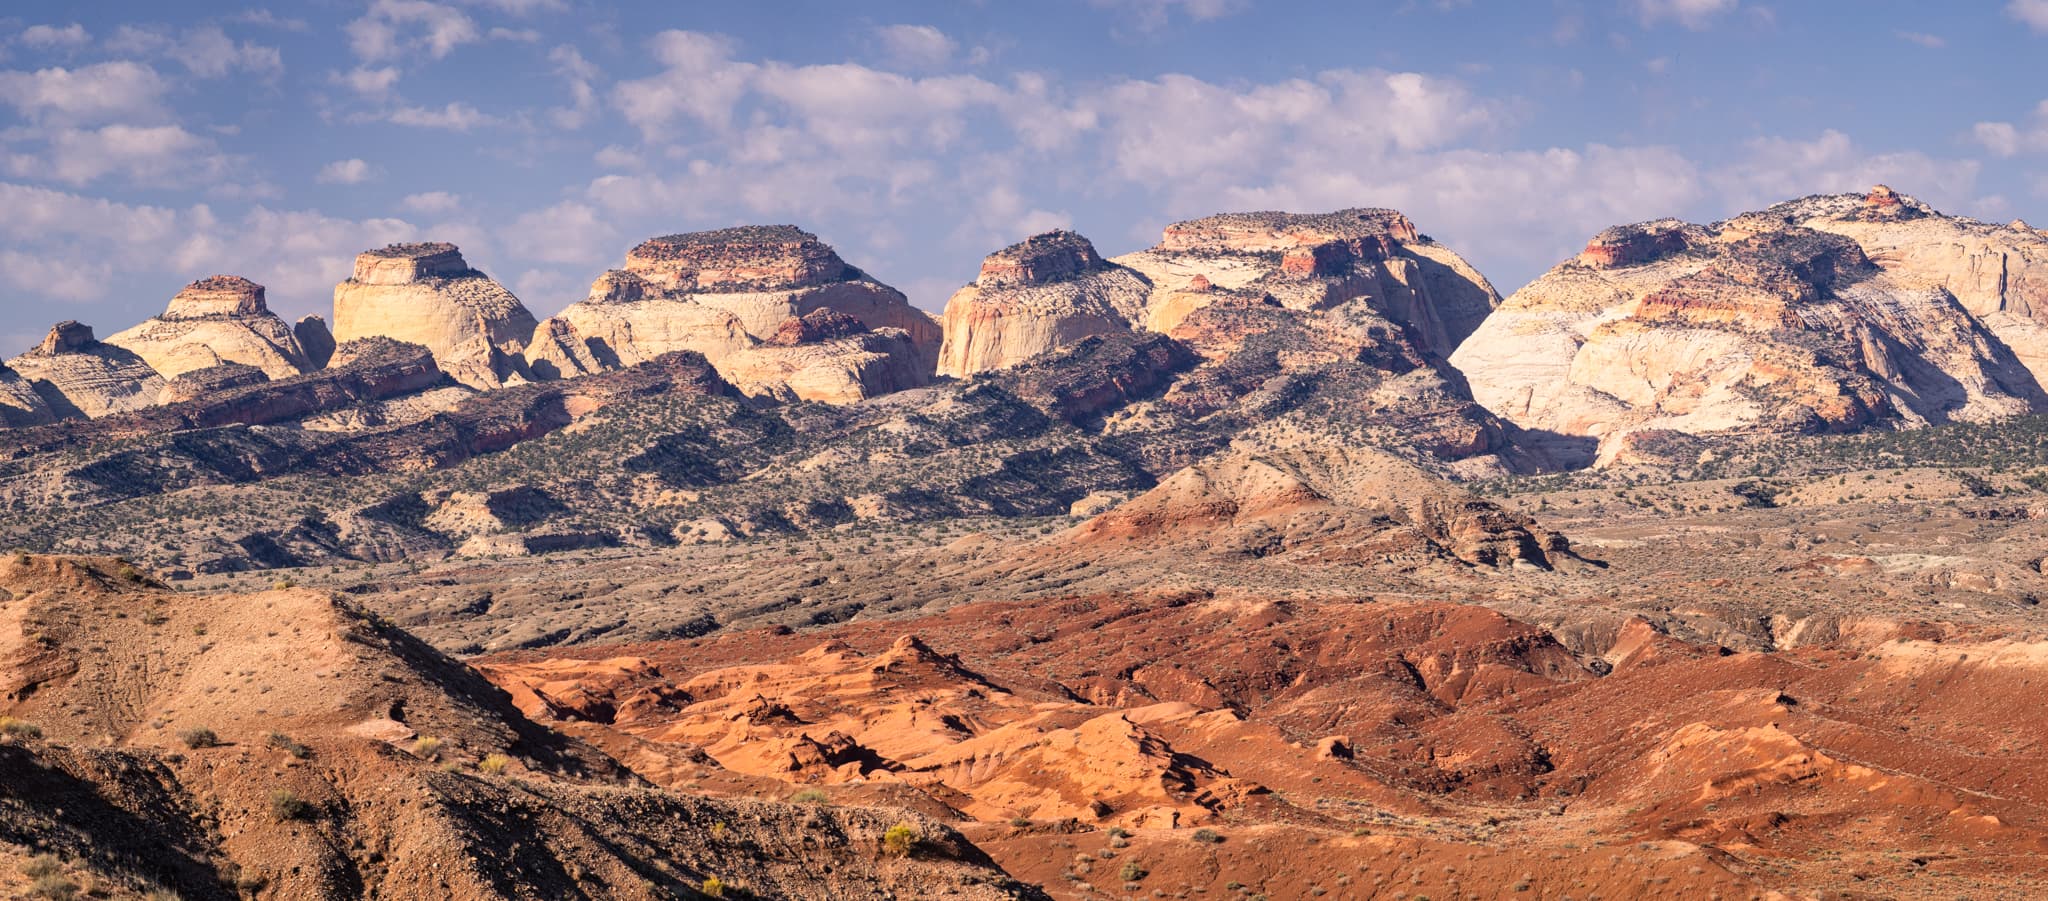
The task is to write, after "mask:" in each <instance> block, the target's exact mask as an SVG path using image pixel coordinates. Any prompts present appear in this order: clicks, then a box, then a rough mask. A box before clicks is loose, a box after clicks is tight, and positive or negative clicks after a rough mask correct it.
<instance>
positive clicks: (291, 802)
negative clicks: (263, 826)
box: [270, 788, 313, 821]
mask: <svg viewBox="0 0 2048 901" xmlns="http://www.w3.org/2000/svg"><path fill="white" fill-rule="evenodd" d="M270 815H271V816H273V817H275V818H277V819H278V820H280V821H282V820H309V819H312V818H313V805H311V804H309V803H307V802H306V799H304V798H301V797H299V796H298V795H297V794H294V793H293V792H292V790H291V789H288V788H280V789H278V790H276V791H273V792H271V793H270Z"/></svg>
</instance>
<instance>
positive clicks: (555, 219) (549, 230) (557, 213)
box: [498, 200, 620, 267]
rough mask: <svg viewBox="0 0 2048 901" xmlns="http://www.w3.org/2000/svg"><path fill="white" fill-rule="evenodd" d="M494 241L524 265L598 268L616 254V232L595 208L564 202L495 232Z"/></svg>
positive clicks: (585, 204) (617, 239) (526, 216)
mask: <svg viewBox="0 0 2048 901" xmlns="http://www.w3.org/2000/svg"><path fill="white" fill-rule="evenodd" d="M498 239H499V241H501V242H502V243H503V244H504V246H505V249H506V251H507V252H508V253H509V254H510V255H511V257H512V258H513V259H517V260H520V261H522V262H524V263H555V264H578V265H586V266H591V267H596V266H602V265H603V264H604V261H605V260H608V259H610V258H611V257H613V256H615V255H617V254H618V252H619V243H620V239H619V233H618V231H617V230H616V229H615V228H613V227H612V225H611V223H610V222H608V221H607V220H606V219H605V217H603V216H602V215H600V214H599V213H598V211H597V209H596V208H594V207H592V206H590V205H589V204H587V203H582V202H580V201H574V200H568V201H563V202H561V203H558V204H555V205H554V206H551V207H548V208H547V209H543V210H535V211H533V212H530V213H526V214H524V215H521V216H519V217H517V218H515V219H513V220H512V222H511V223H509V224H508V225H506V226H505V227H503V228H501V229H499V231H498Z"/></svg>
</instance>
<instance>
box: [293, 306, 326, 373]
mask: <svg viewBox="0 0 2048 901" xmlns="http://www.w3.org/2000/svg"><path fill="white" fill-rule="evenodd" d="M292 337H295V338H297V339H299V349H300V350H303V351H305V352H306V362H307V363H309V364H311V365H312V367H313V368H314V369H325V368H326V367H327V363H328V361H329V360H332V359H333V358H334V333H333V332H331V331H329V330H328V329H327V320H326V319H323V318H321V317H320V316H317V315H312V314H308V315H307V316H306V317H305V318H303V319H300V320H299V322H298V324H297V325H294V326H292Z"/></svg>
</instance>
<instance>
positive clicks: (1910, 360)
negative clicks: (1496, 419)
mask: <svg viewBox="0 0 2048 901" xmlns="http://www.w3.org/2000/svg"><path fill="white" fill-rule="evenodd" d="M1916 223H1923V224H1916ZM2010 231H2011V230H2010V229H1999V228H1994V227H1989V226H1982V225H1981V224H1977V223H1970V222H1969V221H1967V220H1952V219H1948V218H1947V217H1942V216H1940V215H1939V214H1937V213H1933V212H1932V211H1929V210H1927V209H1926V208H1925V207H1924V205H1921V204H1919V203H1918V201H1914V200H1912V199H1911V198H1902V197H1899V196H1898V195H1894V194H1891V192H1890V191H1889V189H1882V188H1881V189H1879V190H1878V191H1876V192H1873V193H1872V194H1871V195H1869V196H1868V197H1864V196H1855V195H1848V196H1842V197H1830V198H1807V199H1805V200H1802V201H1794V202H1793V203H1790V204H1781V205H1779V206H1777V207H1772V208H1771V209H1769V210H1765V211H1763V212H1759V213H1750V214H1745V215H1743V216H1738V217H1736V218H1734V219H1730V220H1728V221H1726V222H1721V223H1716V224H1713V225H1708V226H1700V225H1691V224H1687V223H1683V222H1679V221H1676V220H1661V221H1657V222H1650V223H1643V224H1641V225H1635V226H1624V227H1619V228H1612V229H1608V230H1606V231H1604V232H1602V233H1600V234H1599V235H1598V236H1596V237H1595V238H1594V239H1593V240H1592V241H1591V242H1590V243H1589V244H1588V245H1587V248H1586V250H1585V251H1584V252H1583V253H1581V254H1580V255H1579V256H1578V257H1576V258H1574V259H1572V260H1569V261H1566V262H1565V263H1562V264H1560V265H1559V266H1557V267H1556V268H1555V269H1552V270H1551V271H1550V272H1549V273H1547V274H1545V275H1544V276H1543V277H1542V278H1540V279H1538V280H1537V281H1536V282H1534V283H1532V284H1530V285H1529V286H1527V287H1525V288H1523V289H1522V290H1521V291H1518V292H1516V293H1515V295H1514V296H1513V297H1511V298H1509V299H1508V301H1507V302H1506V303H1505V304H1503V305H1502V307H1501V308H1500V309H1499V310H1498V311H1496V312H1495V313H1494V315H1493V316H1492V317H1491V318H1489V319H1488V320H1487V321H1486V322H1485V323H1484V324H1483V325H1482V326H1481V327H1480V329H1479V331H1478V332H1477V333H1475V334H1474V335H1473V336H1472V338H1471V339H1470V340H1468V341H1467V342H1465V344H1464V345H1463V346H1461V347H1460V348H1459V349H1458V351H1457V352H1456V353H1455V354H1453V355H1452V357H1451V362H1452V364H1453V365H1455V366H1457V367H1458V368H1459V369H1460V370H1462V371H1463V372H1464V374H1465V376H1466V378H1467V379H1468V380H1469V382H1470V384H1471V387H1472V393H1473V395H1474V397H1476V398H1477V399H1478V400H1479V401H1480V403H1482V404H1484V405H1486V406H1487V408H1488V409H1491V410H1492V411H1494V412H1495V413H1497V414H1500V415H1501V416H1503V417H1506V418H1508V419H1510V420H1513V421H1514V422H1515V423H1517V424H1518V425H1521V426H1523V427H1525V428H1528V429H1532V430H1540V431H1542V432H1550V433H1556V434H1558V435H1562V436H1584V437H1587V438H1592V439H1598V440H1599V441H1601V442H1603V445H1602V451H1601V453H1600V454H1599V460H1601V461H1608V462H1612V461H1616V460H1619V459H1623V458H1625V457H1626V456H1627V455H1626V454H1625V453H1623V450H1622V448H1621V445H1618V444H1617V445H1615V446H1614V447H1611V448H1610V447H1606V445H1607V444H1614V443H1615V442H1625V441H1626V438H1625V436H1626V435H1627V434H1628V433H1630V432H1634V431H1639V430H1647V431H1665V430H1668V431H1675V432H1681V433H1688V434H1708V433H1717V432H1730V431H1746V430H1763V431H1776V432H1792V433H1799V432H1811V431H1851V430H1856V429H1861V428H1866V427H1871V426H1886V427H1890V426H1912V425H1921V424H1928V423H1942V422H1950V421H1966V422H1983V421H1990V420H1996V419H2001V418H2005V417H2009V416H2015V415H2020V414H2023V413H2028V412H2036V411H2040V410H2044V409H2048V396H2044V394H2043V392H2042V390H2041V386H2040V384H2039V382H2038V380H2037V379H2036V377H2035V376H2034V375H2033V374H2032V373H2030V372H2029V371H2028V369H2027V367H2026V366H2025V365H2024V359H2023V358H2021V357H2019V356H2016V354H2015V350H2017V349H2019V348H2020V347H2022V346H2031V347H2035V348H2048V345H2043V344H2041V343H2039V342H2035V343H2033V344H2031V345H2028V344H2027V343H2026V339H2027V336H2028V335H2029V334H2030V330H2031V329H2036V328H2039V325H2038V323H2034V322H2033V320H2031V319H2030V318H2028V317H2027V316H2022V315H2019V314H2017V313H2014V312H2012V311H2013V310H2016V309H2029V310H2031V309H2032V308H2031V307H2030V306H2029V300H2028V296H2027V294H2026V292H2025V291H2024V290H2013V289H2010V288H2005V289H2001V288H1998V287H1997V286H1996V285H1990V284H1987V283H1986V282H1985V281H1984V280H1983V279H1981V278H1977V277H1976V275H1975V274H1974V273H1976V272H1979V271H1981V269H1982V267H1984V266H1986V265H1990V263H1988V262H1987V255H1988V257H1991V258H1996V259H1998V260H2001V261H2002V260H2003V259H2005V256H2006V255H2007V254H2012V255H2016V256H2018V257H2021V258H2024V256H2025V253H2026V252H2027V250H2028V245H2029V244H2030V243H2031V239H2029V238H2027V237H2026V236H2021V235H2018V234H2017V233H2012V234H2010V235H2008V236H2006V237H2000V235H2001V233H2005V232H2010ZM1966 237H1967V238H1971V239H1972V240H1980V242H1982V243H1980V245H1979V247H1980V251H1981V252H1980V253H1978V254H1977V255H1975V256H1972V253H1971V252H1970V251H1968V250H1965V249H1963V248H1964V247H1965V246H1966V245H1965V243H1963V241H1962V239H1963V238H1966ZM1880 239H1881V241H1880ZM1862 241H1871V242H1872V245H1873V246H1876V247H1878V248H1880V249H1879V250H1878V251H1877V252H1875V253H1873V252H1870V250H1869V248H1868V247H1866V246H1865V245H1864V244H1863V243H1861V242H1862ZM1994 242H2002V243H2001V244H2000V246H2001V247H2003V248H2004V249H2001V250H1997V251H1991V250H1983V249H1982V248H1983V247H1986V246H1989V244H1990V243H1994ZM1973 260H1974V262H1973ZM1998 265H1999V266H2003V265H2004V263H2003V262H1999V263H1998ZM1950 284H1954V285H1957V286H1959V287H1962V288H1963V289H1964V290H1965V291H1967V292H1970V293H1971V295H1972V298H1973V300H1972V301H1971V302H1969V303H1965V302H1964V301H1962V300H1961V299H1960V297H1959V296H1958V295H1956V294H1954V293H1952V292H1951V291H1950V290H1949V287H1948V286H1949V285H1950ZM1972 304H1974V305H1975V307H1974V309H1983V310H1992V311H1993V312H1994V313H1997V314H1998V315H2000V316H2002V318H2001V319H2000V320H1999V321H2000V327H2001V328H2003V329H2004V334H2000V333H1999V331H1996V330H1994V329H1993V328H1991V327H1990V325H1989V324H1988V322H1987V321H1986V320H1981V319H1979V318H1978V317H1977V316H1976V315H1974V314H1973V307H1972Z"/></svg>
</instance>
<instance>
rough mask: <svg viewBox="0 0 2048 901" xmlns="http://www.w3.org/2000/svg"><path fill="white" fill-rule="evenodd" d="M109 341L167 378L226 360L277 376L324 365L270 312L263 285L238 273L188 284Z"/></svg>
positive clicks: (294, 373)
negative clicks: (153, 313) (156, 313)
mask: <svg viewBox="0 0 2048 901" xmlns="http://www.w3.org/2000/svg"><path fill="white" fill-rule="evenodd" d="M106 343H108V344H111V345H114V346H115V347H122V348H126V349H128V350H131V351H134V352H135V354H136V355H137V356H140V357H141V358H142V359H143V360H144V361H146V362H148V363H149V365H150V367H151V368H152V369H155V370H156V371H157V374H159V375H161V376H163V377H164V378H167V379H172V378H177V377H178V376H180V375H183V374H185V373H187V372H191V371H193V370H196V369H205V368H208V367H212V366H218V365H220V364H222V363H242V364H246V365H249V366H254V367H256V368H257V369H260V370H262V371H263V373H264V374H265V375H267V376H269V377H271V378H274V379H281V378H288V377H291V376H294V375H298V374H300V373H302V372H307V371H310V370H312V369H317V368H319V367H317V366H315V365H314V364H313V363H312V361H310V360H309V359H307V357H306V352H305V350H304V349H303V348H301V347H300V345H299V340H298V338H297V337H296V336H295V335H293V333H292V328H291V326H289V325H287V324H285V321H284V320H283V319H280V318H278V316H277V314H275V313H272V312H270V307H269V306H268V305H267V304H266V303H265V302H264V297H263V286H262V285H259V284H256V283H255V282H252V281H250V280H248V279H246V278H242V277H241V276H236V275H216V276H212V277H210V278H203V279H200V280H199V281H196V282H193V283H192V284H189V285H186V286H185V289H184V290H182V291H179V292H178V294H177V296H175V297H173V298H171V303H170V306H169V307H168V308H166V309H165V310H164V313H163V315H161V316H157V317H154V318H151V319H148V320H146V321H144V322H143V323H142V324H140V325H137V326H135V327H134V328H131V329H128V330H126V331H123V332H120V333H118V334H115V335H113V336H112V337H109V338H107V340H106Z"/></svg>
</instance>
